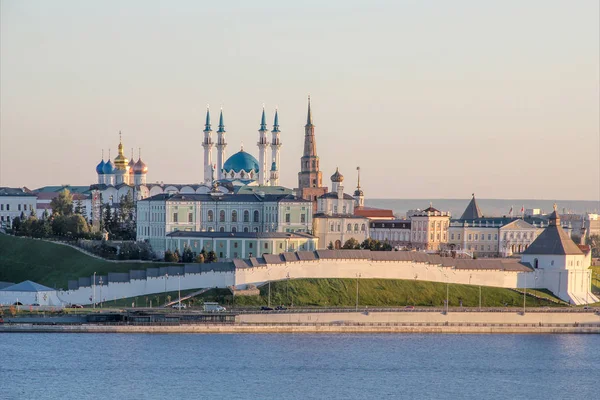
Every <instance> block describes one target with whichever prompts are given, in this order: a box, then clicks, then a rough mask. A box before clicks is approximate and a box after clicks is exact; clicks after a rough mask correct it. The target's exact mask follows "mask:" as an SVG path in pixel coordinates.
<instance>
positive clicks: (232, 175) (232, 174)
mask: <svg viewBox="0 0 600 400" xmlns="http://www.w3.org/2000/svg"><path fill="white" fill-rule="evenodd" d="M230 175H231V179H233V177H234V176H235V174H234V173H233V171H231V174H230Z"/></svg>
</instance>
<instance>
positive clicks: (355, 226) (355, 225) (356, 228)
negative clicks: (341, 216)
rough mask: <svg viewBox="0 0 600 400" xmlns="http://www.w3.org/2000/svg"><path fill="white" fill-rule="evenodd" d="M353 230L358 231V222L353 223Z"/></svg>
mask: <svg viewBox="0 0 600 400" xmlns="http://www.w3.org/2000/svg"><path fill="white" fill-rule="evenodd" d="M354 232H358V224H354Z"/></svg>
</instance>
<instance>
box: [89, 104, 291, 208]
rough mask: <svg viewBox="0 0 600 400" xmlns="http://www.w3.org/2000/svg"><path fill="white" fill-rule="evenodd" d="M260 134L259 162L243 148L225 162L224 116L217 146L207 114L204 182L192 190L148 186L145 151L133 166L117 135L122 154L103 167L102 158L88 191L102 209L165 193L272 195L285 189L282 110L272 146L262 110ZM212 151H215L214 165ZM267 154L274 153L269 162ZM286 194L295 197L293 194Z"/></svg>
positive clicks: (166, 185) (184, 186) (188, 186)
mask: <svg viewBox="0 0 600 400" xmlns="http://www.w3.org/2000/svg"><path fill="white" fill-rule="evenodd" d="M258 133H259V136H258V142H257V146H258V160H257V159H256V158H255V157H254V156H252V155H251V154H250V153H248V152H246V151H244V148H243V146H242V148H241V150H240V151H238V152H237V153H234V154H233V155H231V156H230V157H229V158H226V154H227V152H226V150H227V139H226V130H225V124H224V118H223V110H222V109H221V112H220V115H219V125H218V128H217V131H216V141H214V140H213V130H212V128H211V116H210V109H208V108H207V110H206V121H205V124H204V130H203V134H204V137H203V141H202V147H203V148H204V163H203V170H202V180H201V182H200V183H194V184H169V183H163V182H160V183H159V182H156V183H149V182H148V179H147V174H148V166H147V165H146V163H145V162H144V161H142V157H141V150H140V151H139V154H138V159H137V161H135V160H134V156H133V149H132V155H131V159H129V160H128V159H127V157H126V156H125V154H124V145H123V139H122V135H121V132H119V145H118V147H117V152H118V154H117V156H116V157H115V158H114V160H111V158H110V153H109V157H108V160H106V161H105V160H104V152H103V155H102V160H101V161H100V163H98V165H97V166H96V175H97V177H98V180H97V184H95V185H92V186H91V187H90V190H91V191H97V192H98V193H99V194H100V196H98V197H99V198H100V202H101V203H105V204H106V203H108V204H111V205H113V204H114V205H117V204H118V203H119V202H120V199H121V198H122V197H123V196H127V195H128V194H129V193H131V195H132V196H133V198H134V200H135V201H137V200H141V199H145V198H147V197H152V196H155V195H157V194H162V193H169V194H178V193H181V194H186V193H189V194H193V193H195V194H207V193H211V192H215V191H218V192H222V193H237V192H238V191H239V190H240V189H241V188H242V187H249V188H248V189H250V191H253V189H256V190H258V189H259V187H264V186H269V187H271V188H270V189H271V190H273V189H275V188H274V187H277V188H281V187H280V186H279V165H280V148H281V140H280V133H281V131H280V130H279V112H278V110H275V117H274V121H273V127H272V130H271V132H270V133H271V138H270V140H269V137H268V136H269V130H268V128H267V122H266V115H265V110H264V107H263V110H262V116H261V120H260V127H259V130H258ZM213 147H216V153H217V154H216V163H213ZM268 150H270V153H271V154H270V159H269V154H268ZM269 160H270V161H269ZM269 164H270V167H269V166H268V165H269ZM252 187H254V188H252ZM251 188H252V189H251ZM261 190H263V189H261ZM281 190H284V188H281ZM284 191H286V190H284ZM287 191H289V192H290V193H291V190H290V189H287Z"/></svg>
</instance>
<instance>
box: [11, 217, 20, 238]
mask: <svg viewBox="0 0 600 400" xmlns="http://www.w3.org/2000/svg"><path fill="white" fill-rule="evenodd" d="M12 230H13V232H14V233H15V235H18V234H20V231H21V217H15V218H13V220H12Z"/></svg>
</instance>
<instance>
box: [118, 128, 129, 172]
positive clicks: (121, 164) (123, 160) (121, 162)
mask: <svg viewBox="0 0 600 400" xmlns="http://www.w3.org/2000/svg"><path fill="white" fill-rule="evenodd" d="M118 149H119V154H118V155H117V156H116V157H115V168H116V169H123V170H125V169H127V165H128V164H129V160H128V159H127V157H125V154H124V153H123V141H122V139H121V132H119V147H118Z"/></svg>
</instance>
